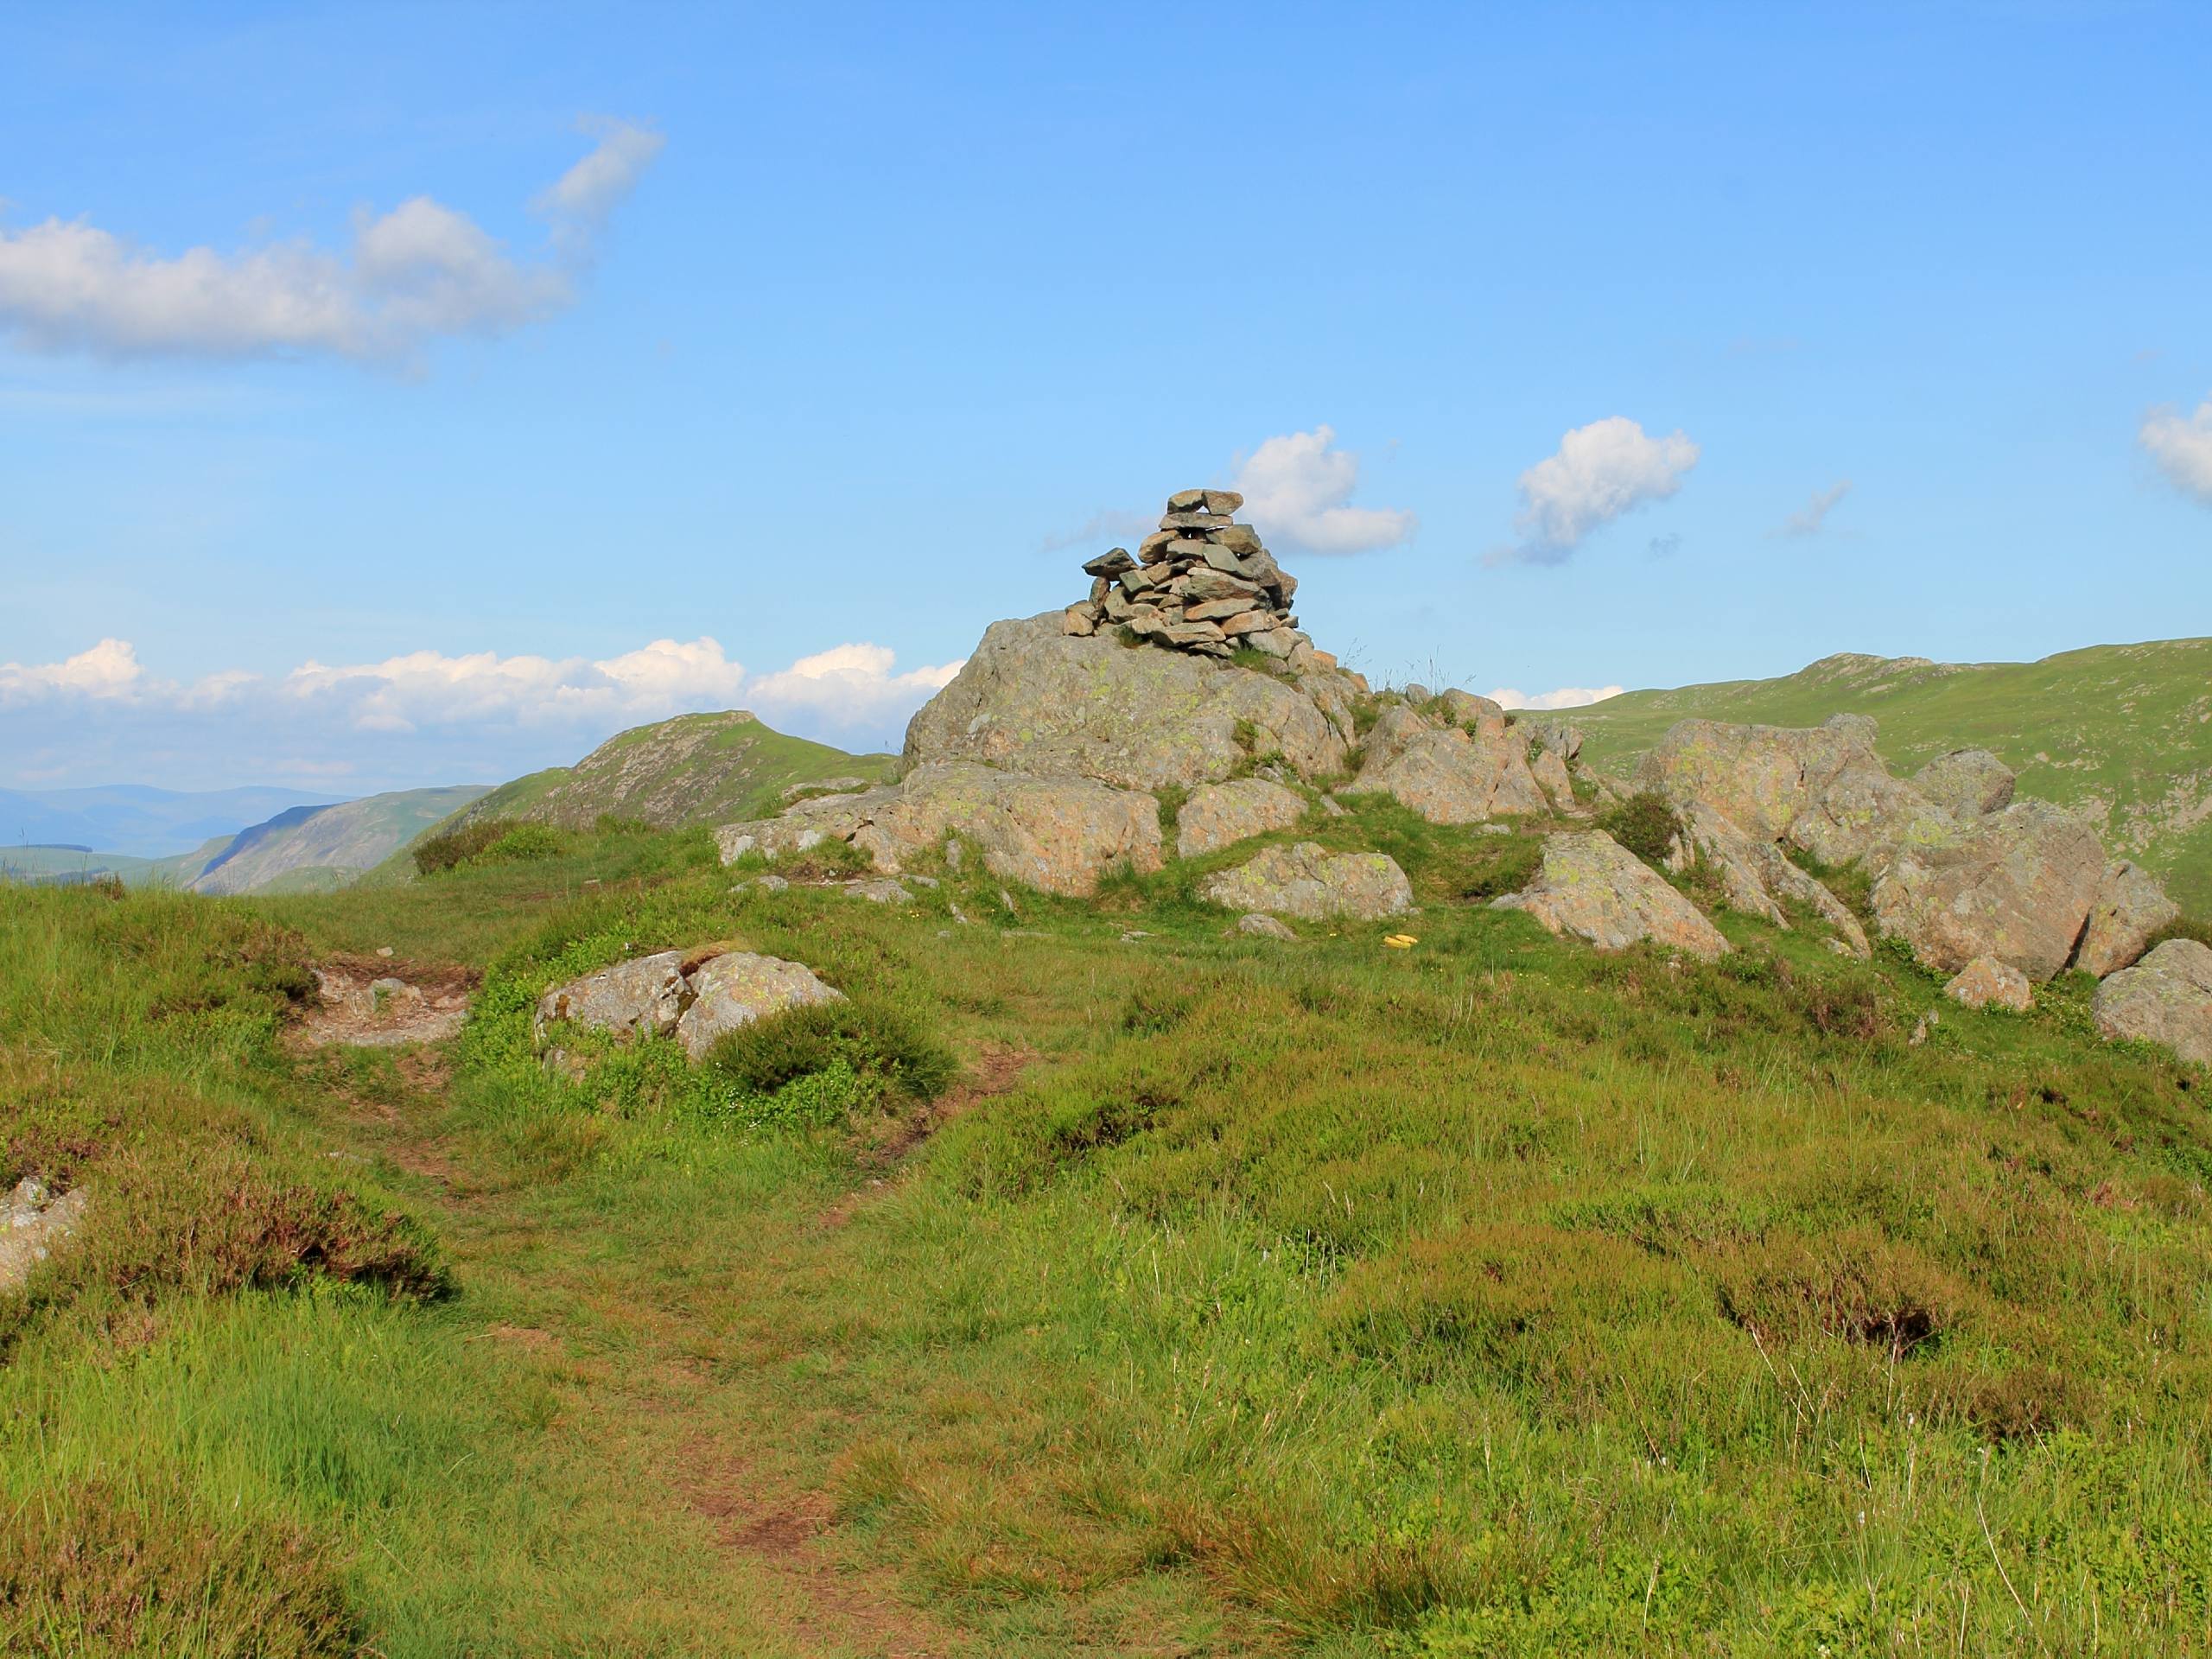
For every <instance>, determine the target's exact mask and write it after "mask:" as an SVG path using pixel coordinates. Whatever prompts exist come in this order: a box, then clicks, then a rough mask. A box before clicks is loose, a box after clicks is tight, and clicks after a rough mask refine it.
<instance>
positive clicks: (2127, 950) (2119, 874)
mask: <svg viewBox="0 0 2212 1659" xmlns="http://www.w3.org/2000/svg"><path fill="white" fill-rule="evenodd" d="M2180 914H2181V906H2179V905H2177V904H2176V903H2174V901H2173V900H2172V899H2169V898H2167V897H2166V890H2165V889H2164V887H2160V886H2159V885H2158V877H2156V876H2155V875H2152V874H2151V873H2150V871H2148V870H2146V869H2145V868H2142V866H2140V865H2139V864H2131V863H2129V862H2128V861H2126V859H2121V860H2120V861H2118V862H2116V863H2113V864H2111V865H2109V866H2107V868H2106V870H2105V874H2104V879H2103V880H2101V881H2100V882H2098V883H2097V894H2096V897H2095V898H2094V899H2093V900H2091V902H2090V905H2089V922H2088V926H2087V927H2085V928H2083V929H2082V943H2081V944H2080V945H2079V946H2078V947H2076V949H2075V952H2074V965H2075V967H2076V968H2079V969H2082V972H2084V973H2089V974H2094V975H2095V976H2097V977H2098V978H2099V979H2102V978H2103V977H2105V976H2106V975H2107V974H2116V973H2118V972H2119V971H2120V969H2123V968H2126V967H2128V966H2130V965H2131V964H2133V963H2134V961H2135V959H2136V958H2137V957H2140V956H2141V955H2142V954H2143V952H2144V950H2145V948H2146V947H2148V946H2149V944H2150V943H2151V936H2152V934H2153V933H2156V932H2157V931H2158V930H2159V929H2160V928H2162V927H2164V925H2166V924H2167V923H2168V922H2171V921H2172V920H2173V919H2174V918H2176V917H2177V916H2178V915H2180Z"/></svg>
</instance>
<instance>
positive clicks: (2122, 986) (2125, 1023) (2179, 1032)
mask: <svg viewBox="0 0 2212 1659" xmlns="http://www.w3.org/2000/svg"><path fill="white" fill-rule="evenodd" d="M2095 1013H2096V1020H2097V1028H2098V1029H2099V1030H2100V1031H2101V1032H2103V1033H2104V1034H2105V1035H2106V1036H2107V1037H2112V1038H2131V1039H2134V1040H2136V1041H2138V1042H2145V1043H2157V1044H2158V1045H2159V1046H2161V1047H2164V1048H2166V1049H2170V1050H2171V1051H2172V1052H2174V1053H2175V1054H2177V1055H2178V1056H2180V1057H2181V1058H2183V1059H2184V1060H2189V1061H2191V1062H2193V1063H2195V1064H2196V1065H2212V947H2208V946H2206V945H2202V944H2198V943H2197V942H2196V940H2195V939H2168V940H2167V941H2166V942H2165V943H2164V944H2162V945H2160V946H2159V947H2158V949H2157V950H2153V951H2152V952H2151V954H2150V955H2149V956H2147V957H2144V958H2143V959H2142V961H2140V962H2139V963H2136V964H2135V965H2134V966H2133V968H2123V969H2120V972H2118V973H2116V974H2114V975H2113V976H2112V977H2111V978H2110V979H2107V980H2106V981H2105V982H2103V983H2102V984H2101V985H2100V986H2098V987H2097V999H2096V1003H2095Z"/></svg>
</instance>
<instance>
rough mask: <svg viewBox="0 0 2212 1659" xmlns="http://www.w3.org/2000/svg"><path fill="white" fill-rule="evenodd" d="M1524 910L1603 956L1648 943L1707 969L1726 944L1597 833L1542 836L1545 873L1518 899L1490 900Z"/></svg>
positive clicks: (1656, 877)
mask: <svg viewBox="0 0 2212 1659" xmlns="http://www.w3.org/2000/svg"><path fill="white" fill-rule="evenodd" d="M1491 907H1492V908H1493V909H1497V910H1525V911H1527V912H1529V914H1530V915H1531V916H1533V917H1535V918H1536V919H1537V920H1538V921H1540V922H1541V923H1542V924H1543V925H1545V926H1546V927H1547V928H1548V929H1550V930H1551V931H1553V932H1554V933H1556V934H1560V935H1561V936H1562V937H1563V936H1565V935H1567V934H1569V933H1572V934H1573V935H1574V936H1575V937H1576V938H1584V939H1587V940H1589V941H1590V943H1591V944H1594V945H1596V946H1597V947H1598V948H1599V950H1626V949H1627V948H1628V947H1629V946H1630V945H1631V944H1636V943H1637V942H1638V941H1639V940H1643V939H1649V940H1651V941H1652V942H1653V943H1655V944H1661V945H1664V946H1666V947H1667V948H1669V950H1684V951H1688V953H1689V954H1690V955H1692V956H1694V957H1703V958H1704V959H1705V960H1707V961H1708V962H1710V961H1712V960H1713V958H1714V957H1719V956H1720V955H1722V954H1724V953H1725V952H1726V950H1727V949H1728V941H1727V940H1726V939H1725V938H1722V937H1721V934H1720V930H1719V928H1717V927H1715V926H1713V924H1712V923H1711V922H1709V921H1707V919H1706V918H1705V917H1704V916H1703V915H1702V914H1701V913H1700V912H1699V910H1698V907H1697V906H1695V905H1694V904H1692V903H1690V901H1689V900H1688V899H1685V898H1683V897H1682V895H1681V893H1677V892H1675V889H1674V888H1673V887H1669V885H1668V884H1667V882H1666V880H1665V879H1664V878H1663V877H1662V876H1661V875H1660V874H1658V872H1657V871H1656V870H1654V869H1652V868H1651V867H1650V866H1649V865H1648V864H1646V863H1645V862H1644V861H1643V860H1642V859H1640V858H1638V857H1637V855H1635V854H1634V853H1631V852H1630V851H1629V850H1628V849H1626V848H1625V847H1623V846H1622V845H1620V843H1619V842H1616V841H1615V840H1614V839H1613V838H1612V837H1611V836H1609V835H1607V834H1606V833H1605V831H1604V830H1602V829H1584V830H1569V831H1564V832H1562V833H1560V834H1558V835H1552V836H1545V837H1544V862H1543V868H1542V870H1541V872H1540V873H1539V874H1538V875H1537V878H1536V880H1535V882H1534V883H1533V884H1532V885H1531V886H1529V887H1525V888H1523V889H1522V891H1521V892H1519V893H1507V894H1506V895H1505V896H1504V897H1503V898H1502V899H1492V900H1491Z"/></svg>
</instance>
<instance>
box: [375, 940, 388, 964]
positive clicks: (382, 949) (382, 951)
mask: <svg viewBox="0 0 2212 1659" xmlns="http://www.w3.org/2000/svg"><path fill="white" fill-rule="evenodd" d="M377 955H378V956H380V957H383V958H384V959H385V961H387V962H389V961H391V946H390V945H388V944H380V945H378V946H377Z"/></svg>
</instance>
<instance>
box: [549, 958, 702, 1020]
mask: <svg viewBox="0 0 2212 1659" xmlns="http://www.w3.org/2000/svg"><path fill="white" fill-rule="evenodd" d="M689 998H690V986H689V985H688V984H686V983H685V982H684V978H683V952H682V951H681V950H661V951H657V952H655V953H654V954H653V955H652V956H650V957H632V959H631V960H630V961H628V962H618V963H615V964H614V965H613V967H611V968H602V969H600V970H599V971H598V972H597V973H595V974H586V975H584V976H582V977H581V978H578V979H572V980H570V981H569V982H568V983H567V984H565V985H556V986H555V987H554V988H552V989H551V990H550V991H548V992H546V993H545V995H543V996H541V997H539V998H538V999H537V1017H536V1020H534V1022H533V1023H534V1025H535V1027H536V1028H537V1029H538V1030H540V1031H542V1030H543V1029H544V1028H545V1027H547V1026H549V1025H550V1024H552V1023H553V1022H554V1021H555V1020H569V1021H571V1022H572V1023H574V1024H576V1025H579V1026H586V1027H590V1028H591V1029H592V1030H594V1031H612V1032H618V1033H623V1034H625V1035H629V1034H633V1033H634V1034H640V1035H644V1036H647V1037H666V1036H668V1035H670V1034H671V1033H673V1032H674V1031H675V1029H676V1022H677V1020H679V1019H681V1018H682V1017H683V1008H684V1005H685V1003H686V1002H687V1001H689Z"/></svg>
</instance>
